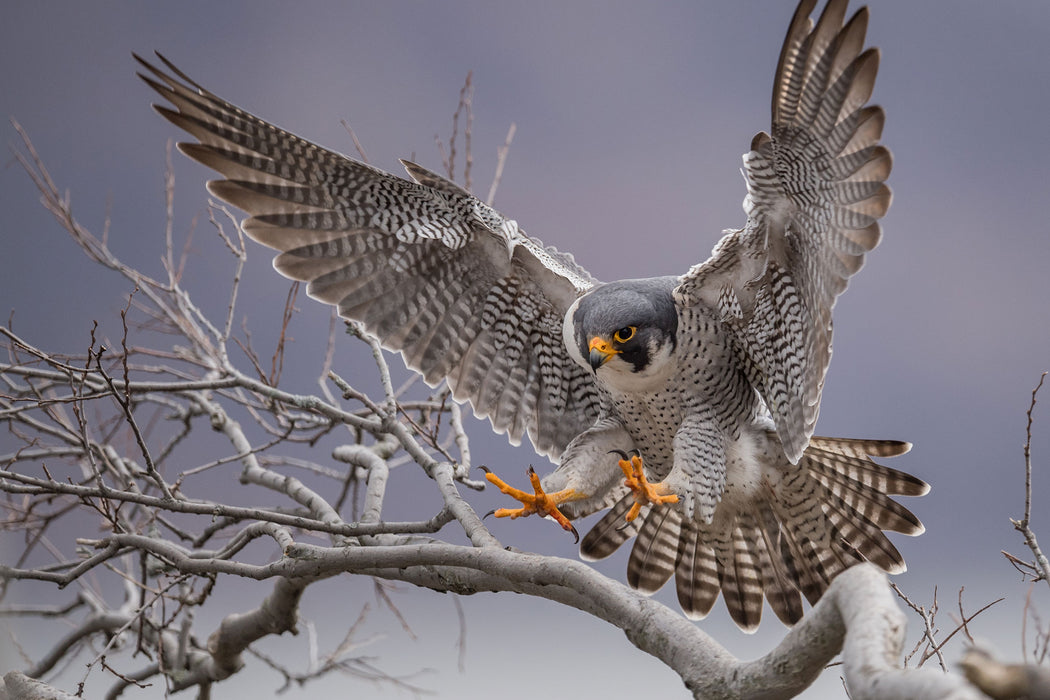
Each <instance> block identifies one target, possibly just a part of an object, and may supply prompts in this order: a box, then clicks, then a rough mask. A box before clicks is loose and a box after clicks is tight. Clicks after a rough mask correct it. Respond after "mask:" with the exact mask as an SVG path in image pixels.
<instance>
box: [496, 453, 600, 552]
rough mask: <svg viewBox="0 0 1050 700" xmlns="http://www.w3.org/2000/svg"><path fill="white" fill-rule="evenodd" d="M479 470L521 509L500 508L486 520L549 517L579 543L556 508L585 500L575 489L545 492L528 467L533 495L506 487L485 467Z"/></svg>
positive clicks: (505, 484) (567, 520) (534, 473)
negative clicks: (494, 518)
mask: <svg viewBox="0 0 1050 700" xmlns="http://www.w3.org/2000/svg"><path fill="white" fill-rule="evenodd" d="M481 470H482V471H483V472H485V478H486V479H488V480H489V482H490V483H491V484H492V485H493V486H495V487H496V488H498V489H499V490H500V491H502V492H503V493H505V494H507V495H508V496H510V497H511V498H513V499H515V500H517V501H521V508H500V509H498V510H494V511H490V512H489V513H486V514H485V517H486V518H487V517H488V516H490V515H495V516H496V517H497V518H511V519H512V520H513V519H514V518H521V517H524V516H526V515H532V514H533V513H535V514H537V515H539V516H541V517H543V516H547V515H549V516H550V517H552V518H554V520H556V521H557V522H558V524H559V525H561V526H562V528H563V529H565V530H567V531H569V532H571V533H572V534H573V537H575V538H576V541H577V542H579V541H580V533H578V532H576V528H575V527H573V525H572V523H571V522H569V519H568V518H566V517H565V516H564V515H562V512H561V511H560V510H558V506H559V505H561V504H562V503H565V502H566V501H575V500H578V499H580V498H585V496H584V495H583V494H581V493H578V492H577V491H576V490H575V489H564V490H562V491H555V492H554V493H547V492H545V491H544V490H543V487H542V486H541V485H540V477H539V475H538V474H536V470H535V469H533V468H532V467H529V481H531V482H532V489H533V491H535V493H528V492H526V491H522V490H521V489H516V488H514V487H513V486H510V485H508V484H507V483H506V482H505V481H503V479H500V478H499V477H498V476H496V475H495V474H493V473H492V472H491V471H489V469H488V468H487V467H481Z"/></svg>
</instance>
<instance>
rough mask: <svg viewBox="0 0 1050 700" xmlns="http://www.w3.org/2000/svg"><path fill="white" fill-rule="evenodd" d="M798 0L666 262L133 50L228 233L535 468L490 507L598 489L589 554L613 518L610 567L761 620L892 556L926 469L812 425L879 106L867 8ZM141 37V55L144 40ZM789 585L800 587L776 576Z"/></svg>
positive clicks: (880, 201) (863, 210)
mask: <svg viewBox="0 0 1050 700" xmlns="http://www.w3.org/2000/svg"><path fill="white" fill-rule="evenodd" d="M846 4H847V0H828V3H827V5H826V7H825V9H824V10H823V12H822V13H821V15H820V17H819V19H818V20H817V22H816V24H815V25H814V23H813V21H812V20H811V19H810V15H811V13H812V11H813V9H814V5H815V0H802V1H801V2H800V4H799V6H798V9H797V10H796V12H795V15H794V17H793V19H792V20H791V25H790V28H789V29H788V32H787V37H786V39H785V41H784V45H783V49H782V50H781V54H780V60H779V63H778V65H777V69H776V76H775V81H774V86H773V102H772V128H771V131H770V133H765V132H762V133H759V134H758V135H757V136H755V138H754V139H753V140H752V142H751V148H750V150H749V151H748V153H746V154H745V155H744V157H743V159H744V172H745V175H746V180H747V193H746V196H745V197H744V211H745V212H746V214H747V222H746V223H745V224H744V227H743V228H741V229H737V230H730V231H727V232H724V235H723V237H722V238H721V240H719V241H718V243H717V245H716V246H715V248H714V250H713V252H712V254H711V256H710V257H709V258H708V259H707V260H706V261H704V262H701V263H699V264H697V265H695V266H694V267H693V268H692V269H690V270H689V271H687V272H686V273H685V274H683V275H681V276H677V277H659V278H650V279H636V280H625V281H619V282H610V283H604V284H603V283H600V282H598V281H597V280H595V279H594V278H593V277H591V275H590V274H588V273H587V272H586V271H585V270H584V269H583V268H582V267H580V266H579V265H577V264H576V262H575V261H574V259H573V258H572V256H570V255H567V254H565V253H562V252H559V251H557V250H555V249H554V248H552V247H547V246H544V245H543V244H542V243H541V242H540V241H539V240H537V239H535V238H532V237H530V236H527V235H526V234H525V232H524V231H523V230H522V229H521V228H519V227H518V225H517V223H516V222H515V221H513V220H510V219H507V218H505V217H504V216H503V215H501V214H500V213H499V212H497V211H495V210H494V209H492V208H491V207H489V206H487V205H486V204H485V203H483V202H482V201H480V200H479V199H477V198H476V197H474V196H473V195H471V194H470V193H469V192H467V191H466V190H464V189H463V188H461V187H460V186H459V185H457V184H455V183H453V182H451V181H449V180H448V179H446V178H444V177H442V176H440V175H437V174H435V173H433V172H430V171H429V170H426V169H424V168H422V167H420V166H418V165H416V164H414V163H410V162H407V161H402V162H403V163H404V166H405V168H406V169H407V171H408V174H409V175H410V176H411V178H412V180H411V181H410V180H406V179H403V178H399V177H396V176H394V175H390V174H387V173H385V172H382V171H380V170H377V169H376V168H373V167H371V166H369V165H366V164H364V163H361V162H358V161H356V160H354V159H352V158H348V157H346V156H344V155H340V154H338V153H335V152H333V151H330V150H327V149H325V148H322V147H320V146H317V145H315V144H313V143H310V142H308V141H306V140H304V139H302V138H299V137H298V136H295V135H294V134H291V133H289V132H287V131H284V130H282V129H280V128H278V127H276V126H274V125H272V124H270V123H268V122H265V121H263V120H261V119H259V118H257V117H255V116H253V115H251V114H249V113H247V112H245V111H243V110H241V109H239V108H237V107H235V106H234V105H232V104H230V103H228V102H226V101H225V100H223V99H221V98H220V97H218V96H217V95H215V94H213V93H211V92H209V91H207V90H205V89H204V88H203V87H201V86H200V85H198V84H197V83H196V82H194V81H192V80H191V79H189V78H188V77H187V76H186V75H185V74H183V73H182V72H181V71H179V70H178V69H176V68H175V67H174V66H173V65H172V64H171V63H170V62H168V61H167V60H166V59H164V58H163V57H160V60H161V61H163V63H164V64H165V66H166V67H167V69H168V70H170V73H168V72H165V71H164V70H162V69H160V68H158V67H155V66H153V65H151V64H150V63H148V62H146V61H144V60H142V59H141V58H139V57H138V56H136V59H138V61H139V62H140V63H141V64H142V66H143V67H144V68H145V69H146V70H147V71H148V72H149V73H150V74H151V75H152V77H150V76H148V75H142V74H140V77H142V78H143V80H145V81H146V82H147V83H148V84H149V85H150V86H152V87H153V88H154V89H155V90H156V91H157V92H158V93H160V95H161V96H163V97H164V98H165V99H166V100H168V102H170V103H171V105H172V106H173V107H174V109H172V108H169V107H165V106H155V109H156V110H157V111H158V112H159V113H160V114H161V115H163V116H164V117H165V118H167V119H168V120H169V121H171V122H173V123H174V124H175V125H176V126H178V127H180V128H182V129H184V130H185V131H187V132H188V133H189V134H191V135H192V136H194V137H196V139H198V141H199V143H180V144H179V148H180V150H182V152H183V153H185V154H186V155H188V156H189V157H190V158H193V159H194V160H197V161H199V162H201V163H203V164H204V165H206V166H209V167H210V168H213V169H214V170H216V171H218V172H219V173H220V174H222V175H223V176H224V177H225V179H224V180H218V181H214V182H211V183H209V185H208V189H209V190H210V191H211V192H212V193H213V194H215V195H216V196H217V197H219V198H221V199H223V200H225V201H227V202H229V203H230V204H232V205H234V206H236V207H239V208H241V209H243V210H244V211H245V212H247V213H248V214H249V215H250V216H249V217H248V218H247V219H246V220H245V221H244V222H243V228H244V231H245V232H246V233H247V234H248V235H249V236H250V237H251V238H253V239H254V240H256V241H258V242H259V243H262V244H263V245H265V246H268V247H270V248H273V249H275V250H277V251H279V254H278V255H277V256H276V258H275V259H274V267H275V268H276V269H277V271H278V272H280V273H281V274H282V275H284V276H286V277H289V278H291V279H294V280H301V281H305V282H307V283H308V286H307V291H308V293H309V295H310V296H312V297H313V298H315V299H318V300H320V301H322V302H325V303H327V304H332V305H335V306H336V307H338V311H339V314H340V315H341V316H342V317H344V318H347V319H353V320H355V321H358V322H360V323H361V324H363V326H364V328H365V329H367V331H368V332H369V333H372V334H374V335H375V337H376V338H378V339H379V340H380V341H381V342H382V344H383V345H384V346H385V347H386V348H388V349H390V350H392V351H398V352H400V353H401V354H402V356H403V357H404V360H405V363H406V364H407V365H408V366H409V367H410V368H412V369H414V370H416V371H418V372H419V373H421V374H422V375H423V377H424V378H425V380H426V381H427V382H428V383H429V384H431V385H436V384H439V383H441V382H442V381H444V382H447V385H448V387H449V388H450V389H451V391H452V395H453V396H454V397H455V398H456V399H457V400H458V401H462V402H469V403H470V404H471V406H472V407H473V409H474V412H475V413H476V414H477V415H478V416H481V417H487V418H488V419H489V420H490V421H491V422H492V427H493V428H494V429H495V430H496V431H498V432H503V433H507V435H508V436H509V438H510V440H511V441H512V442H514V443H515V444H517V443H518V442H519V441H520V439H521V437H522V436H523V435H525V434H528V436H529V438H530V439H531V441H532V444H533V446H534V447H535V449H536V451H537V452H539V453H541V454H544V455H547V456H549V457H550V458H551V459H552V460H553V461H555V462H556V463H557V464H558V466H557V468H556V469H555V470H554V471H553V472H552V473H550V474H548V475H547V476H546V477H545V478H543V479H542V480H541V479H540V478H539V476H538V475H536V474H535V472H533V471H532V470H531V469H530V473H529V477H530V479H531V481H532V487H533V491H534V493H526V492H524V491H520V490H518V489H515V488H512V487H511V486H509V485H507V484H506V483H504V482H503V481H502V480H500V479H499V478H498V477H496V475H495V474H491V473H488V474H487V477H488V479H489V481H491V482H492V483H493V484H495V485H496V486H497V487H499V488H500V489H501V490H503V491H504V492H505V493H507V494H509V495H511V496H513V497H514V498H516V499H517V500H519V501H521V503H522V506H521V507H520V508H517V509H500V510H499V511H496V513H495V514H496V515H497V516H499V517H504V516H510V517H519V516H522V515H530V514H534V513H536V514H539V515H544V516H551V517H553V518H555V519H556V520H558V522H560V523H561V524H562V526H563V527H565V528H566V529H573V531H575V530H574V528H573V526H572V524H571V520H574V519H576V518H579V517H582V516H584V515H587V514H589V513H594V512H596V511H599V510H602V509H609V510H608V512H607V513H606V514H605V515H604V516H603V517H602V518H601V519H600V520H599V521H598V522H597V524H596V525H595V526H594V527H593V529H591V530H590V532H589V533H588V534H587V535H586V536H585V537H584V539H583V541H582V543H581V544H580V549H581V554H582V556H583V557H585V558H590V559H594V558H600V557H604V556H607V555H609V554H610V553H612V552H613V551H615V550H616V549H617V548H618V547H619V546H620V545H621V544H623V543H624V542H626V541H627V540H628V539H631V538H632V537H636V540H635V543H634V546H633V549H632V551H631V554H630V558H629V561H628V570H627V579H628V582H629V583H630V585H631V586H633V587H634V588H636V589H638V590H640V591H644V592H647V593H648V592H653V591H656V590H657V589H658V588H660V587H661V586H663V585H664V584H665V583H666V582H667V581H668V580H669V579H670V578H671V576H672V575H674V577H675V581H676V588H677V593H678V599H679V601H680V603H681V606H682V608H683V610H684V611H685V613H686V614H687V615H689V616H691V617H703V616H705V615H706V614H707V613H708V612H709V611H710V610H711V607H712V606H713V604H714V602H715V600H716V599H717V597H718V594H719V592H721V593H722V595H723V597H724V599H725V602H726V605H727V607H728V609H729V612H730V614H731V616H732V618H733V620H735V621H736V623H737V624H738V625H739V626H740V627H741V628H743V629H745V630H753V629H755V628H756V627H757V625H758V623H759V621H760V618H761V614H762V601H763V597H765V599H766V600H768V602H769V604H770V606H771V608H772V609H773V611H774V613H775V614H776V615H777V616H778V617H779V618H780V619H781V620H782V621H783V622H785V623H786V624H792V623H794V622H796V621H797V620H798V619H799V618H800V617H801V616H802V602H801V596H802V595H804V596H805V597H806V599H807V600H808V601H809V602H810V604H813V603H815V602H816V601H817V599H819V598H820V596H821V595H822V593H823V592H824V590H825V589H826V588H827V586H828V585H829V583H830V581H831V580H832V579H833V578H834V577H835V576H836V575H837V574H838V573H839V572H841V571H843V570H844V569H846V568H847V567H849V566H851V565H852V564H854V563H856V562H859V561H864V560H867V561H871V562H873V563H875V564H877V565H878V566H880V567H882V568H883V569H885V570H886V571H888V572H900V571H903V570H904V568H905V566H904V560H903V558H902V557H901V555H900V553H899V552H898V551H897V549H896V548H895V547H894V546H893V545H892V544H891V543H890V541H889V539H888V538H887V537H886V535H885V534H884V532H883V531H884V530H892V531H896V532H901V533H905V534H909V535H915V534H919V533H921V532H922V531H923V527H922V524H921V523H920V522H919V520H918V519H917V518H916V517H915V516H914V515H913V514H912V513H911V512H909V511H908V510H907V509H905V508H904V507H902V506H901V505H899V504H898V503H897V502H896V501H894V500H892V499H891V498H890V496H894V495H906V496H917V495H922V494H924V493H926V491H927V490H928V489H929V487H928V486H927V484H925V483H924V482H922V481H921V480H919V479H917V478H915V477H912V476H910V475H908V474H905V473H902V472H900V471H896V470H893V469H889V468H887V467H884V466H881V465H879V464H877V463H875V462H874V461H873V460H872V457H891V456H894V455H899V454H902V453H904V452H906V451H907V450H908V449H909V447H910V445H909V444H907V443H904V442H895V441H885V440H856V439H844V438H826V437H816V436H814V435H813V430H814V426H815V424H816V421H817V413H818V411H819V409H820V398H821V391H822V389H823V386H824V377H825V373H826V371H827V368H828V362H829V360H830V358H831V332H832V322H831V321H832V320H831V311H832V307H833V306H834V304H835V300H836V298H837V297H838V296H839V294H841V293H842V291H843V290H844V289H845V288H846V284H847V282H848V281H849V279H850V277H852V276H853V275H854V274H855V273H856V272H857V271H858V270H859V269H860V267H861V265H862V264H863V262H864V255H865V254H866V253H867V252H869V251H871V250H872V249H874V248H875V246H876V245H877V244H878V242H879V239H880V236H881V232H880V226H879V223H878V220H879V218H881V217H882V216H883V215H884V214H885V213H886V210H887V209H888V207H889V205H890V199H891V196H890V190H889V189H888V188H887V186H886V185H885V180H886V178H887V176H888V175H889V173H890V168H891V161H892V159H891V156H890V152H889V151H888V150H887V149H886V148H885V147H884V146H882V145H880V144H879V139H880V137H881V134H882V128H883V123H884V120H885V115H884V113H883V111H882V109H881V108H879V107H877V106H869V105H867V102H868V100H869V98H870V96H871V92H872V88H873V86H874V83H875V74H876V71H877V69H878V63H879V53H878V51H877V50H876V49H873V48H868V49H864V37H865V31H866V28H867V21H868V12H867V9H866V8H862V9H861V10H859V11H858V12H857V13H856V14H854V15H853V16H852V18H850V19H849V20H848V21H846V20H845V14H846ZM158 56H159V54H158ZM800 594H801V595H800Z"/></svg>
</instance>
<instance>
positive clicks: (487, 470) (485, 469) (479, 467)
mask: <svg viewBox="0 0 1050 700" xmlns="http://www.w3.org/2000/svg"><path fill="white" fill-rule="evenodd" d="M478 469H480V470H481V471H483V472H485V473H486V474H491V473H492V470H491V469H489V468H488V467H486V466H485V465H483V464H479V465H478Z"/></svg>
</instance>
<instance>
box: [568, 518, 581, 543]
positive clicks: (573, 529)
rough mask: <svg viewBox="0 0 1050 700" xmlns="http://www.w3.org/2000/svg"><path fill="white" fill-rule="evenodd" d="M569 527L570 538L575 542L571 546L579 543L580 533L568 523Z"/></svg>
mask: <svg viewBox="0 0 1050 700" xmlns="http://www.w3.org/2000/svg"><path fill="white" fill-rule="evenodd" d="M569 527H571V528H572V536H573V537H575V538H576V541H575V542H573V544H579V543H580V533H579V532H577V531H576V526H575V525H573V524H571V523H570V524H569Z"/></svg>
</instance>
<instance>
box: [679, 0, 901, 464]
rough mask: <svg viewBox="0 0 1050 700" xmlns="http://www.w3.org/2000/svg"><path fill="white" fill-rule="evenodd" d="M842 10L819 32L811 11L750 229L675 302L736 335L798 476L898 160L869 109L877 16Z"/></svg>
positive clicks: (758, 183)
mask: <svg viewBox="0 0 1050 700" xmlns="http://www.w3.org/2000/svg"><path fill="white" fill-rule="evenodd" d="M846 4H847V2H846V0H830V1H829V2H828V4H827V6H826V7H825V8H824V11H823V12H822V14H821V16H820V18H819V20H818V21H817V23H816V26H815V27H814V26H813V22H812V20H811V19H810V17H809V15H810V13H811V12H812V11H813V7H814V5H815V0H804V1H803V2H802V3H800V5H799V8H798V10H797V11H796V13H795V16H794V18H793V19H792V22H791V26H790V28H789V29H788V33H787V37H786V38H785V40H784V46H783V49H782V50H781V55H780V61H779V63H778V66H777V73H776V79H775V81H774V87H773V103H772V116H773V119H772V129H771V131H772V135H769V134H766V133H764V132H763V133H759V134H758V135H757V136H755V138H754V140H753V141H752V143H751V150H750V152H748V153H747V154H745V155H744V168H745V175H746V177H747V196H746V197H745V199H744V210H745V211H746V212H747V215H748V220H747V224H746V225H745V226H744V228H743V229H739V230H736V231H728V232H726V234H725V235H724V236H723V238H722V239H721V240H720V241H719V242H718V244H717V245H716V246H715V249H714V251H713V252H712V254H711V257H710V258H709V259H708V260H707V261H705V262H703V263H701V264H699V265H696V266H695V267H693V269H692V270H690V271H689V273H688V274H687V275H686V276H685V277H684V278H683V282H682V284H681V285H680V286H679V287H678V289H676V290H675V294H676V298H677V299H678V301H679V303H680V304H682V306H683V307H685V308H686V309H688V307H690V306H692V305H696V304H703V305H704V306H706V307H708V308H711V309H714V310H716V312H717V313H718V314H719V315H720V317H721V318H722V320H723V321H724V322H725V323H726V325H727V327H728V328H730V329H731V331H732V333H733V335H734V337H735V338H736V340H737V342H738V343H739V346H740V349H741V353H742V355H743V356H744V364H745V367H746V371H747V373H748V377H749V379H750V381H751V383H752V385H753V386H754V387H755V388H756V389H757V390H758V391H759V393H760V394H761V395H762V398H763V399H764V401H765V403H766V405H767V406H768V408H769V410H770V412H771V414H772V416H773V420H774V422H775V424H776V428H777V433H778V434H779V435H780V438H781V440H782V442H783V445H784V449H785V451H786V453H787V455H788V457H789V458H790V459H791V460H792V462H797V460H798V459H799V458H800V457H801V456H802V452H803V451H804V450H805V448H806V445H807V444H808V443H809V439H810V437H811V436H812V434H813V428H814V426H815V424H816V420H817V413H818V412H819V410H820V396H821V391H822V389H823V384H824V376H825V373H826V372H827V367H828V363H829V361H830V359H831V336H832V318H831V311H832V307H833V306H834V304H835V300H836V298H837V297H838V295H839V294H841V293H842V292H843V290H845V288H846V285H847V283H848V281H849V278H850V277H851V276H853V275H854V274H855V273H856V272H857V271H858V270H859V269H860V268H861V266H862V265H863V263H864V255H865V253H867V252H869V251H871V250H872V249H874V248H875V246H876V245H878V242H879V239H880V236H881V232H880V226H879V223H878V220H879V218H881V217H882V216H883V215H884V214H885V213H886V210H887V209H888V208H889V205H890V200H891V194H890V190H889V188H888V187H887V186H886V185H885V184H884V181H885V180H886V178H887V177H888V176H889V173H890V169H891V167H892V158H891V156H890V152H889V150H888V149H886V147H884V146H882V145H880V144H879V143H878V142H879V138H880V137H881V135H882V127H883V123H884V121H885V115H884V113H883V111H882V109H881V108H879V107H877V106H865V105H866V103H867V101H868V99H869V98H870V97H871V92H872V88H873V87H874V84H875V75H876V72H877V70H878V63H879V53H878V50H877V49H874V48H869V49H867V50H862V49H863V46H864V36H865V32H866V29H867V22H868V12H867V8H861V9H860V10H859V11H858V12H857V13H856V14H855V15H854V16H853V17H852V18H851V19H850V20H849V21H848V22H846V23H845V25H843V19H844V17H845V12H846Z"/></svg>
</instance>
